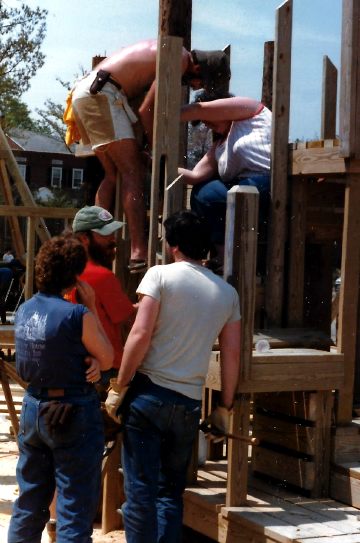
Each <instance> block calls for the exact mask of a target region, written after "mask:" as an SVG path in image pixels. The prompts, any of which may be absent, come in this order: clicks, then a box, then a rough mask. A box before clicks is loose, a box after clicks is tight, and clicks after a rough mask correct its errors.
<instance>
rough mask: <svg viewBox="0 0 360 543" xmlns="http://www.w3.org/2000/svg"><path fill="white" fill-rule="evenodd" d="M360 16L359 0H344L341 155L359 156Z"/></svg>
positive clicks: (340, 119) (340, 127) (340, 124)
mask: <svg viewBox="0 0 360 543" xmlns="http://www.w3.org/2000/svg"><path fill="white" fill-rule="evenodd" d="M359 19H360V4H359V2H358V0H343V12H342V30H341V83H340V112H339V113H340V118H339V131H340V145H339V156H341V157H355V158H360V138H359V128H360V100H359V76H360V74H359V61H360V58H359V57H360V42H359Z"/></svg>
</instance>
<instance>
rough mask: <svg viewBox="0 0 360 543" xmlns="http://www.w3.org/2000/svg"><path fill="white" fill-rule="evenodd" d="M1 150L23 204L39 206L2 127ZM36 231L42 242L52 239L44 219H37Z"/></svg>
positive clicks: (0, 130) (0, 134) (0, 133)
mask: <svg viewBox="0 0 360 543" xmlns="http://www.w3.org/2000/svg"><path fill="white" fill-rule="evenodd" d="M0 151H2V153H4V155H6V159H5V161H6V166H7V168H8V171H9V174H10V176H11V177H12V179H13V180H14V183H15V185H16V187H17V189H18V191H19V194H20V196H21V199H22V201H23V204H24V205H25V206H31V207H37V205H36V203H35V200H34V197H33V195H32V194H31V191H30V189H29V187H28V185H27V184H26V182H25V180H24V178H23V176H22V175H21V172H20V170H19V166H18V164H17V162H16V160H15V157H14V155H13V153H12V151H11V149H10V145H9V144H8V142H7V139H6V137H5V134H4V132H3V131H2V129H1V127H0ZM36 232H37V234H38V236H39V238H40V240H41V242H42V243H44V241H46V240H48V239H50V237H51V236H50V233H49V231H48V229H47V227H46V224H45V221H44V219H36Z"/></svg>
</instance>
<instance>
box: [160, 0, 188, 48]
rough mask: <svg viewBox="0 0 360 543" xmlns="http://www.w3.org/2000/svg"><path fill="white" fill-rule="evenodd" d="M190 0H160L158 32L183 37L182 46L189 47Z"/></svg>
mask: <svg viewBox="0 0 360 543" xmlns="http://www.w3.org/2000/svg"><path fill="white" fill-rule="evenodd" d="M191 22H192V0H181V2H179V0H160V2H159V34H161V35H164V36H177V37H178V38H183V40H184V47H185V49H187V50H188V51H190V48H191Z"/></svg>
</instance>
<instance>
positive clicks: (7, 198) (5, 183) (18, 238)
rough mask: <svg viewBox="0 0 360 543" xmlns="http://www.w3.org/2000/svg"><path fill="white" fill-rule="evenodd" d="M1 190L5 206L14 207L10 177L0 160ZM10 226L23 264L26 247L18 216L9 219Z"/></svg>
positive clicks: (3, 161) (14, 243)
mask: <svg viewBox="0 0 360 543" xmlns="http://www.w3.org/2000/svg"><path fill="white" fill-rule="evenodd" d="M0 189H1V192H2V195H3V198H4V204H5V205H11V206H13V205H14V199H13V196H12V192H11V186H10V181H9V177H8V174H7V171H6V166H5V160H4V159H0ZM8 221H9V225H10V231H11V237H12V240H13V245H14V248H15V252H16V254H17V257H18V258H19V259H20V260H21V262H23V260H24V259H23V254H24V253H25V247H24V242H23V238H22V235H21V230H20V225H19V219H18V217H16V216H14V215H13V216H11V217H8Z"/></svg>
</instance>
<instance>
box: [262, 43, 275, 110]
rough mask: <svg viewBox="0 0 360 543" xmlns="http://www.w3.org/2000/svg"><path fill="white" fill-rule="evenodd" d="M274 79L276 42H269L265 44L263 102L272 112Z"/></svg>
mask: <svg viewBox="0 0 360 543" xmlns="http://www.w3.org/2000/svg"><path fill="white" fill-rule="evenodd" d="M273 77H274V42H273V41H267V42H265V43H264V66H263V80H262V92H261V102H262V103H263V104H264V106H266V107H267V108H268V109H270V111H272V98H273Z"/></svg>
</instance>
